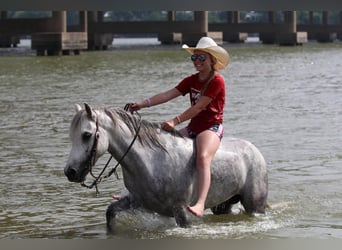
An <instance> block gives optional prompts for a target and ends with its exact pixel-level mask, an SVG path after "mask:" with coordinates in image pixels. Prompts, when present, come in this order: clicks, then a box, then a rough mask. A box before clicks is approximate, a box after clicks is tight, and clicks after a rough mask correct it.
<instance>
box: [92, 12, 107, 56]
mask: <svg viewBox="0 0 342 250" xmlns="http://www.w3.org/2000/svg"><path fill="white" fill-rule="evenodd" d="M88 17H89V18H88V20H89V21H88V24H89V26H93V25H94V24H100V25H101V23H103V11H89V12H88ZM112 44H113V33H108V32H106V33H100V32H96V30H95V29H91V32H88V49H89V50H107V49H108V47H109V46H111V45H112Z"/></svg>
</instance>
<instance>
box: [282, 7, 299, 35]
mask: <svg viewBox="0 0 342 250" xmlns="http://www.w3.org/2000/svg"><path fill="white" fill-rule="evenodd" d="M284 22H285V24H286V26H285V27H286V28H285V29H284V30H282V32H287V33H294V32H296V31H297V16H296V11H284Z"/></svg>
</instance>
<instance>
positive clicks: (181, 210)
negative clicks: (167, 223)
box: [173, 206, 191, 228]
mask: <svg viewBox="0 0 342 250" xmlns="http://www.w3.org/2000/svg"><path fill="white" fill-rule="evenodd" d="M187 214H188V213H187V210H186V209H185V207H184V206H182V207H174V208H173V215H174V217H175V220H176V223H177V225H178V226H180V227H184V228H187V227H190V226H191V220H190V219H189V217H188V215H187Z"/></svg>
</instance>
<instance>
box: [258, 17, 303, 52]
mask: <svg viewBox="0 0 342 250" xmlns="http://www.w3.org/2000/svg"><path fill="white" fill-rule="evenodd" d="M269 23H270V24H271V25H272V26H273V27H274V31H271V32H262V33H260V35H259V38H260V40H261V41H262V42H263V43H266V44H270V43H271V44H273V43H278V44H279V45H290V46H295V45H302V44H303V43H306V42H307V41H308V39H307V33H306V32H297V19H296V12H295V11H284V23H280V24H276V23H275V17H274V13H273V12H270V13H269Z"/></svg>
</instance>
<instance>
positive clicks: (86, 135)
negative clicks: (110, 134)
mask: <svg viewBox="0 0 342 250" xmlns="http://www.w3.org/2000/svg"><path fill="white" fill-rule="evenodd" d="M90 137H91V133H90V132H84V133H83V134H82V139H83V140H84V141H87V140H89V138H90Z"/></svg>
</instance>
